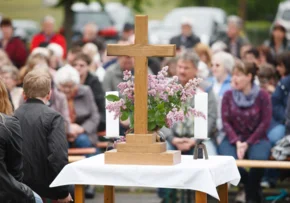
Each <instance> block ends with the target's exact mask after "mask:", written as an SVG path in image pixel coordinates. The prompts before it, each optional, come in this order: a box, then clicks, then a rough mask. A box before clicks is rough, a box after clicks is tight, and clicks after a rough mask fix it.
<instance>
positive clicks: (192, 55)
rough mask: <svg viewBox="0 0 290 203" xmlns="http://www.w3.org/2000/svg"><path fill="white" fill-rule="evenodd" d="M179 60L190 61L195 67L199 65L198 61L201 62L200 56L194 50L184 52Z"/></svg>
mask: <svg viewBox="0 0 290 203" xmlns="http://www.w3.org/2000/svg"><path fill="white" fill-rule="evenodd" d="M178 60H183V61H189V62H191V63H192V64H193V65H194V67H195V68H197V67H198V63H199V57H198V55H197V53H196V52H195V51H192V50H187V51H185V52H184V53H182V54H181V55H180V56H179V57H178Z"/></svg>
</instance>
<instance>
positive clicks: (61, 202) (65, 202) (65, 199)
mask: <svg viewBox="0 0 290 203" xmlns="http://www.w3.org/2000/svg"><path fill="white" fill-rule="evenodd" d="M72 201H73V199H72V197H71V195H70V194H68V196H67V197H66V198H64V199H58V200H57V202H59V203H69V202H72Z"/></svg>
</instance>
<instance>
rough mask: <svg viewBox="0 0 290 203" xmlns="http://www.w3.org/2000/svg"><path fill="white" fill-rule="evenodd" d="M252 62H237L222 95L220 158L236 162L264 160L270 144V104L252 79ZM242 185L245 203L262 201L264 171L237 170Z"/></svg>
mask: <svg viewBox="0 0 290 203" xmlns="http://www.w3.org/2000/svg"><path fill="white" fill-rule="evenodd" d="M257 70H258V69H257V67H256V65H255V64H254V63H242V62H239V61H238V62H237V63H236V65H235V67H234V71H233V77H232V88H233V89H232V90H229V91H227V92H226V93H225V94H224V97H223V101H222V121H223V126H224V131H225V134H226V136H225V138H224V139H223V141H222V143H221V144H220V146H219V152H220V154H222V155H230V156H233V157H234V158H235V159H249V160H267V159H268V158H269V155H270V150H271V144H270V142H269V141H268V140H267V129H268V127H269V125H270V122H271V116H272V105H271V100H270V97H269V94H268V93H267V92H266V91H264V90H262V89H260V88H259V87H258V86H257V85H256V84H255V83H254V79H255V76H256V73H257ZM239 170H240V174H241V177H242V179H241V182H242V183H243V184H244V185H245V192H246V200H247V203H251V202H253V203H254V202H255V203H260V202H261V201H262V197H261V195H262V194H261V188H260V181H261V179H262V176H263V172H264V169H258V168H252V169H250V171H249V172H247V171H246V170H245V169H243V168H239Z"/></svg>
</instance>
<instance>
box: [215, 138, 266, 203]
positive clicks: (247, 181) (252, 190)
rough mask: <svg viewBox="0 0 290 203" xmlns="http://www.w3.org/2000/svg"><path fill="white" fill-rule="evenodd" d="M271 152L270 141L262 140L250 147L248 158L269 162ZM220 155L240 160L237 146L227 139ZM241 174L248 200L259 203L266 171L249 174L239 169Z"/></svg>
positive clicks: (257, 170) (255, 171)
mask: <svg viewBox="0 0 290 203" xmlns="http://www.w3.org/2000/svg"><path fill="white" fill-rule="evenodd" d="M270 151H271V144H270V142H269V141H268V140H260V141H259V143H257V144H253V145H250V146H249V148H248V151H247V154H246V157H247V158H248V159H249V160H268V159H269V155H270ZM219 153H220V154H221V155H228V156H233V157H234V158H235V159H238V156H237V148H236V145H233V144H231V143H230V142H229V140H228V138H227V137H225V138H224V140H223V141H222V143H221V144H220V145H219ZM239 172H240V174H241V182H242V183H243V184H244V185H245V191H246V196H247V200H255V201H257V202H259V201H258V199H259V194H260V192H261V187H260V182H261V179H262V177H263V175H264V169H260V168H251V169H250V172H247V171H246V170H245V169H244V168H239Z"/></svg>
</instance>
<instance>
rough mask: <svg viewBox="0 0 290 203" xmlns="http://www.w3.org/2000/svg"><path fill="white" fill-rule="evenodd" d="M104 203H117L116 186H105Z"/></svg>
mask: <svg viewBox="0 0 290 203" xmlns="http://www.w3.org/2000/svg"><path fill="white" fill-rule="evenodd" d="M104 203H115V187H114V186H106V185H105V186H104Z"/></svg>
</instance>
